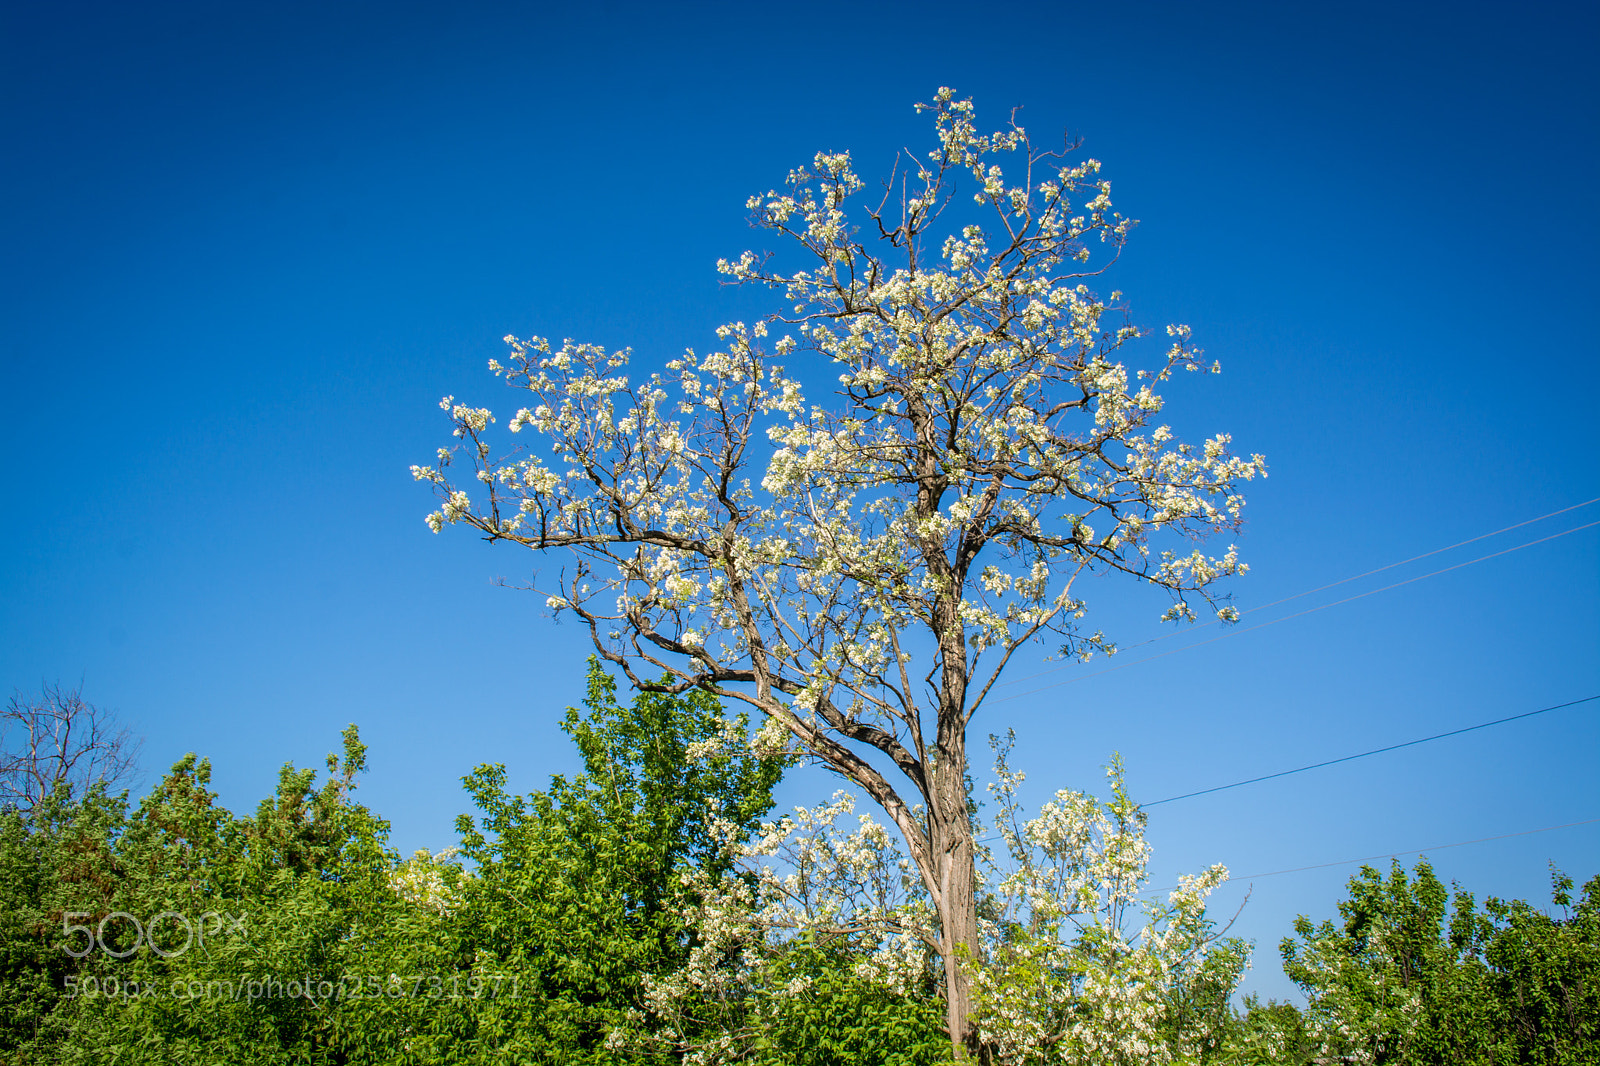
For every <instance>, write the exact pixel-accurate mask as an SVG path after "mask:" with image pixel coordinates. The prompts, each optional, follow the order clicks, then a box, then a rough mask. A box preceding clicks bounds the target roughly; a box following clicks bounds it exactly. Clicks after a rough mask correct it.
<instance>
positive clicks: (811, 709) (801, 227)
mask: <svg viewBox="0 0 1600 1066" xmlns="http://www.w3.org/2000/svg"><path fill="white" fill-rule="evenodd" d="M919 106H920V110H923V111H925V112H928V113H930V114H931V115H932V117H933V120H934V126H935V131H936V134H937V138H938V144H937V146H936V147H935V148H934V149H933V150H932V151H931V152H930V153H928V154H927V155H926V156H925V157H917V156H915V155H912V154H910V153H907V155H906V159H905V160H904V161H903V169H902V167H901V166H900V165H897V168H896V172H895V174H893V175H891V177H890V179H889V181H888V182H886V183H885V189H886V191H885V194H884V196H883V197H882V198H881V199H879V200H878V202H877V203H876V205H875V206H874V205H873V204H872V203H871V202H868V203H866V204H865V205H864V206H859V207H858V206H857V204H858V201H859V194H860V193H861V191H862V189H863V187H864V186H863V183H862V181H861V180H860V179H859V178H858V177H857V176H856V173H855V170H854V169H853V165H852V162H851V158H850V156H849V154H848V153H821V154H818V155H817V156H816V158H815V161H814V163H813V165H812V166H811V167H802V168H799V169H796V170H794V171H792V172H791V173H790V175H789V179H788V182H787V184H786V185H785V187H784V188H783V189H782V190H774V191H771V192H769V193H767V194H766V195H762V196H754V197H752V198H751V199H750V201H749V203H748V205H747V206H748V207H749V208H750V210H751V211H752V213H753V222H754V224H755V225H756V226H757V227H759V228H762V229H765V230H767V231H768V232H769V233H771V234H772V235H773V236H774V237H775V238H777V239H778V240H780V241H782V242H783V243H785V244H786V245H787V247H788V248H789V250H790V251H791V252H792V253H795V254H797V255H798V256H799V259H800V262H799V263H798V264H797V265H795V266H789V265H787V262H788V261H787V260H785V259H782V258H781V257H776V256H760V255H757V254H755V253H752V252H747V253H745V254H744V255H743V256H741V257H740V258H738V259H735V260H729V261H724V262H721V263H719V269H720V270H721V271H722V273H723V274H725V275H726V276H727V277H728V278H729V279H731V281H733V282H734V283H738V284H754V285H759V286H767V287H770V288H772V289H774V290H776V291H777V292H779V293H780V294H781V295H782V299H783V305H782V309H781V310H779V311H777V312H775V313H773V314H772V315H770V316H769V317H768V318H766V319H764V320H762V321H759V322H756V323H754V324H753V325H751V326H748V327H747V326H746V325H745V324H743V323H732V324H730V325H727V326H724V327H721V328H720V329H719V330H718V336H719V338H720V340H721V345H720V347H719V350H716V351H713V352H710V353H705V354H700V353H696V352H694V351H692V350H691V351H688V352H686V353H685V354H683V355H682V356H680V357H678V358H677V359H675V360H673V361H671V362H669V363H667V364H666V368H665V372H658V373H653V374H650V375H648V376H645V377H643V378H642V379H638V380H635V379H633V378H630V377H629V376H628V374H627V372H626V369H625V368H626V365H627V363H628V361H629V353H628V352H627V351H607V350H605V349H603V348H600V347H597V346H595V345H592V344H580V343H573V342H571V341H568V342H564V343H562V344H561V345H559V346H558V345H554V344H552V343H550V342H549V341H548V340H546V339H543V338H539V337H534V338H531V339H528V340H518V339H517V338H515V337H508V338H507V343H508V345H509V347H510V355H509V358H508V360H507V361H506V362H505V363H501V362H499V361H492V362H491V364H490V367H491V369H492V370H493V371H494V372H495V373H496V374H497V375H500V376H502V377H503V378H505V379H506V381H507V382H508V383H509V384H511V385H513V386H515V387H517V388H519V389H522V390H525V391H526V392H528V393H529V394H531V395H530V396H529V398H528V399H527V401H526V406H524V407H522V408H521V409H519V410H518V411H517V412H516V414H515V415H514V416H513V417H511V418H510V419H509V420H508V428H509V429H510V430H511V431H512V432H513V433H516V432H520V431H526V430H532V431H533V432H534V433H535V434H537V435H538V437H539V438H541V440H542V442H543V444H544V447H534V448H529V449H527V450H525V451H519V450H513V451H511V452H509V453H504V454H502V453H500V452H498V451H497V446H496V445H495V444H493V443H492V442H491V441H492V436H493V434H492V430H491V429H490V427H491V425H492V424H493V423H494V421H495V419H494V417H493V415H492V414H491V413H490V411H489V410H488V409H486V408H476V407H471V406H468V405H465V404H457V403H456V402H455V401H454V398H453V397H446V398H445V399H444V401H442V403H441V406H442V407H443V408H444V409H445V410H446V411H447V412H449V415H450V417H451V419H452V420H453V421H454V424H455V434H456V436H457V437H458V438H460V439H461V441H462V443H461V445H460V446H458V447H457V448H455V449H440V451H439V457H438V462H437V463H436V464H435V465H432V466H419V467H414V468H413V474H414V475H415V476H416V477H417V478H418V479H419V480H423V481H427V482H430V483H432V485H433V486H434V488H435V490H436V492H437V494H438V496H439V498H440V499H441V500H442V506H441V507H440V508H439V509H438V510H436V511H434V512H433V513H432V514H430V515H429V516H428V523H429V525H430V526H431V527H432V528H433V529H434V530H435V531H438V530H440V529H442V528H443V527H444V526H445V525H447V524H465V525H469V526H471V527H473V528H475V529H477V530H479V531H480V532H481V533H482V534H484V535H485V536H486V537H487V538H488V539H489V540H491V541H496V540H506V541H512V542H514V543H517V544H522V545H524V546H526V547H529V548H532V549H534V550H535V551H539V552H547V551H556V552H560V553H562V554H564V555H566V556H567V557H568V558H569V559H570V560H571V567H570V569H568V570H565V571H564V572H563V574H562V577H561V579H560V583H559V586H558V587H553V588H550V589H547V590H546V593H547V595H548V603H549V606H550V607H551V608H552V609H554V610H555V611H556V612H558V613H559V612H562V611H570V612H572V613H573V614H575V615H576V616H577V617H578V618H579V619H581V620H582V621H583V622H584V623H585V624H586V625H587V626H588V627H589V630H590V632H591V635H592V637H593V640H594V644H595V647H596V649H597V650H598V652H599V653H600V655H601V656H603V657H604V658H605V659H607V660H608V661H610V662H612V663H615V664H617V665H618V666H619V667H621V668H622V669H623V670H624V671H625V672H626V673H627V675H628V677H629V679H630V680H631V681H633V682H634V684H636V685H638V686H639V687H641V688H644V689H658V690H659V689H666V690H669V691H686V690H689V689H694V688H698V689H702V690H705V691H709V692H713V693H716V694H717V695H719V696H721V697H723V698H725V699H733V700H738V701H742V702H743V703H745V704H747V705H748V706H750V707H751V708H753V709H755V710H756V711H758V712H759V713H760V714H762V715H765V716H766V726H765V728H764V729H763V731H762V733H761V739H762V742H763V743H765V744H769V745H777V746H780V747H788V748H791V749H793V750H797V751H800V752H803V753H805V754H806V755H808V756H810V757H813V758H815V759H818V760H820V761H822V762H823V763H825V764H826V765H828V766H829V767H831V768H832V769H833V770H835V771H836V772H838V773H839V774H841V775H842V776H844V777H845V778H847V779H849V780H850V781H851V782H853V783H854V784H855V785H856V786H857V787H858V788H859V789H860V790H861V791H862V792H864V793H865V795H866V796H868V797H869V798H870V799H871V800H872V801H873V802H875V803H876V804H877V805H878V806H879V807H881V808H882V809H883V811H884V812H885V814H886V815H887V816H888V819H889V820H890V822H892V823H893V825H894V827H895V828H896V829H897V830H898V832H899V834H900V835H901V836H902V838H903V839H904V841H905V845H906V851H907V855H908V857H909V861H910V862H911V864H912V866H913V868H914V869H915V871H916V873H917V876H918V878H919V879H920V880H921V882H922V884H923V887H924V888H925V889H926V891H927V893H928V898H929V900H930V901H931V905H932V907H933V909H934V912H935V914H936V916H937V942H938V955H939V957H940V959H941V960H942V961H941V965H942V968H943V974H944V988H945V996H946V1004H947V1008H948V1016H949V1025H950V1030H951V1035H952V1039H953V1040H955V1041H956V1043H957V1045H958V1047H966V1048H971V1047H975V1046H976V1041H977V1040H978V1035H977V1029H976V1027H975V1024H974V1022H973V1021H972V1017H971V1015H972V987H971V982H970V980H969V978H968V976H967V975H966V973H965V971H963V969H962V967H961V965H960V961H959V960H960V958H961V957H962V954H963V952H967V953H971V952H973V951H974V950H977V946H978V943H979V937H978V917H977V910H976V905H977V897H976V894H975V887H976V876H977V875H976V866H975V853H974V843H973V828H972V823H971V820H970V817H969V812H968V796H967V783H966V780H967V766H968V758H967V732H968V727H969V724H970V723H971V722H972V719H973V716H974V715H975V714H977V713H978V711H979V710H980V709H981V707H982V705H983V703H984V701H985V699H986V698H987V697H988V696H989V695H990V693H991V692H992V691H993V686H994V684H995V682H996V681H997V680H998V678H999V677H1000V675H1001V672H1002V671H1003V670H1004V668H1005V666H1006V664H1007V663H1008V662H1009V661H1010V660H1011V658H1012V656H1013V654H1014V653H1015V652H1016V651H1017V650H1018V649H1019V648H1021V647H1023V646H1024V645H1025V644H1028V643H1029V642H1032V641H1036V640H1041V639H1045V638H1051V637H1053V638H1054V639H1056V640H1059V641H1060V642H1061V643H1062V644H1063V645H1064V646H1065V647H1066V648H1067V649H1068V650H1070V651H1071V652H1074V653H1077V654H1080V655H1084V656H1087V655H1088V654H1091V653H1092V652H1093V651H1094V650H1095V649H1097V648H1100V649H1105V650H1108V651H1109V650H1111V646H1110V644H1109V642H1108V641H1107V640H1106V639H1105V638H1104V637H1103V636H1102V634H1100V633H1099V632H1093V633H1090V632H1087V631H1086V630H1085V629H1084V628H1083V627H1082V620H1083V618H1084V613H1085V604H1084V602H1083V601H1082V599H1081V598H1080V597H1079V596H1078V595H1077V594H1076V593H1075V591H1074V586H1075V583H1076V581H1077V579H1078V578H1079V577H1081V576H1082V575H1084V574H1087V573H1092V572H1096V571H1102V572H1103V571H1113V572H1120V573H1122V574H1126V575H1128V576H1129V577H1130V578H1133V579H1136V580H1138V581H1143V582H1148V583H1150V584H1153V585H1156V586H1159V587H1160V588H1162V589H1165V590H1167V591H1168V592H1169V593H1171V595H1172V604H1171V607H1170V609H1168V610H1167V612H1166V615H1165V616H1164V617H1166V618H1168V619H1172V618H1193V617H1195V615H1196V610H1195V608H1196V605H1197V604H1199V605H1201V606H1205V607H1206V608H1207V609H1209V610H1215V611H1216V612H1217V613H1218V614H1219V615H1220V616H1221V617H1223V618H1224V619H1227V618H1231V617H1232V610H1231V608H1228V607H1221V608H1218V607H1217V605H1216V603H1215V601H1214V599H1213V598H1212V596H1211V595H1210V590H1211V586H1212V583H1213V582H1214V581H1216V580H1217V579H1218V578H1221V577H1224V576H1226V575H1230V574H1235V573H1239V572H1242V571H1243V570H1244V566H1243V564H1242V563H1241V562H1240V561H1239V559H1238V556H1237V554H1236V552H1235V551H1234V549H1233V548H1232V547H1230V548H1228V549H1227V550H1226V551H1225V552H1224V553H1223V554H1221V555H1220V556H1212V555H1209V554H1207V553H1206V552H1205V551H1203V550H1202V549H1201V548H1199V547H1197V546H1196V544H1195V542H1196V541H1198V540H1199V539H1201V538H1203V537H1205V536H1207V535H1209V534H1213V533H1217V532H1220V531H1224V530H1227V529H1230V528H1234V527H1236V526H1237V524H1238V522H1239V520H1240V509H1241V507H1242V505H1243V498H1242V496H1241V495H1240V485H1241V483H1242V482H1243V481H1245V480H1248V479H1250V478H1251V477H1253V476H1254V475H1255V474H1257V473H1262V474H1264V473H1265V465H1264V462H1263V460H1262V459H1261V457H1260V456H1253V457H1251V458H1248V459H1246V458H1242V457H1237V456H1234V455H1232V454H1231V453H1230V451H1229V443H1230V442H1229V438H1228V437H1227V436H1226V435H1218V436H1216V437H1213V438H1211V439H1209V440H1206V441H1204V442H1203V443H1201V444H1199V445H1192V444H1187V443H1181V442H1179V441H1178V440H1177V439H1176V437H1175V436H1174V434H1173V432H1172V431H1171V429H1170V428H1168V427H1167V426H1166V425H1163V424H1160V423H1159V421H1158V415H1159V413H1160V411H1161V409H1162V400H1161V397H1160V396H1159V395H1157V393H1156V392H1155V391H1154V386H1155V385H1156V384H1157V383H1158V382H1161V381H1164V380H1166V379H1167V378H1168V377H1169V376H1170V375H1171V374H1173V373H1174V372H1175V371H1177V370H1201V369H1207V368H1206V367H1205V366H1204V365H1203V364H1202V362H1201V358H1200V352H1199V351H1198V350H1197V349H1195V348H1193V347H1192V346H1191V345H1190V343H1189V330H1188V329H1187V327H1183V326H1172V327H1169V328H1168V331H1167V332H1168V334H1169V336H1170V337H1171V346H1170V348H1168V350H1167V351H1166V354H1165V356H1164V357H1161V358H1158V359H1156V360H1155V361H1154V362H1153V365H1152V366H1150V367H1148V368H1146V369H1143V370H1137V371H1130V370H1129V369H1128V367H1127V366H1126V365H1125V364H1124V363H1123V362H1122V361H1121V359H1122V354H1121V350H1122V349H1123V347H1124V346H1125V345H1127V344H1128V343H1129V342H1131V341H1133V340H1134V339H1135V338H1137V337H1138V336H1139V335H1140V331H1139V330H1138V329H1136V328H1135V327H1133V326H1131V325H1128V324H1126V322H1125V321H1124V322H1123V323H1122V324H1112V322H1111V320H1112V319H1113V318H1114V317H1120V315H1119V314H1118V313H1119V312H1120V311H1121V309H1122V308H1121V302H1120V301H1121V294H1120V293H1117V292H1112V293H1111V294H1110V295H1109V297H1107V298H1106V299H1102V298H1100V297H1099V296H1097V295H1096V294H1095V293H1094V292H1092V291H1091V290H1090V288H1089V287H1088V282H1089V280H1090V279H1092V278H1094V277H1096V276H1098V275H1099V274H1101V273H1102V272H1103V271H1104V270H1105V269H1106V268H1107V267H1108V266H1109V265H1110V264H1111V263H1112V262H1114V261H1115V259H1116V257H1117V255H1118V254H1119V253H1120V250H1121V248H1122V246H1123V244H1124V242H1125V241H1126V239H1127V236H1128V233H1129V230H1130V228H1131V227H1132V225H1133V223H1132V221H1131V220H1129V219H1125V218H1123V217H1122V216H1121V215H1119V214H1117V213H1115V212H1113V211H1112V207H1111V199H1110V183H1109V182H1107V181H1105V180H1103V179H1102V178H1101V177H1099V172H1100V164H1099V163H1098V162H1097V161H1095V160H1092V159H1084V160H1082V161H1079V162H1074V161H1073V157H1072V149H1073V148H1075V147H1076V146H1073V145H1067V146H1065V147H1063V148H1062V149H1060V150H1046V149H1044V148H1041V147H1036V146H1035V145H1034V143H1033V142H1032V141H1031V140H1030V139H1029V136H1028V134H1027V133H1026V131H1025V130H1024V129H1023V128H1022V127H1020V126H1018V125H1017V124H1016V123H1015V121H1013V122H1011V123H1010V124H1009V125H1008V126H1007V127H1006V128H1005V129H1003V130H1001V131H999V132H996V133H991V134H980V133H979V132H978V130H977V127H976V126H975V125H974V122H973V109H972V105H971V103H970V102H969V101H966V100H958V99H956V98H955V96H954V94H953V93H952V92H951V91H950V90H948V89H941V90H940V91H939V93H938V94H937V96H936V97H935V99H934V101H933V102H932V103H931V104H925V105H919ZM1002 160H1005V161H1007V166H1008V167H1010V176H1009V178H1008V177H1007V172H1006V171H1005V170H1003V169H1002V166H1001V161H1002ZM1013 160H1014V163H1013V162H1011V161H1013ZM963 190H964V191H963ZM795 360H798V361H799V363H800V367H801V369H800V370H799V371H797V372H796V373H795V374H791V373H790V372H789V371H787V370H786V369H785V365H784V364H785V362H786V361H795ZM822 368H831V371H832V372H833V373H835V374H837V378H838V387H837V390H836V391H835V393H834V395H833V400H832V402H831V403H828V404H816V405H812V404H808V403H807V401H806V399H805V397H804V394H803V391H802V380H801V378H802V377H805V378H807V379H812V378H815V377H816V376H817V374H818V373H820V371H821V370H822ZM1211 369H1214V366H1213V367H1211ZM797 375H798V376H797ZM463 459H464V460H465V462H466V463H467V464H470V466H471V467H472V470H473V474H474V475H475V476H473V477H470V478H467V479H458V478H457V477H456V476H455V474H454V469H453V468H454V466H455V464H457V463H460V462H461V461H462V460H463ZM663 673H665V674H666V675H667V676H668V677H669V680H668V681H666V682H662V681H660V680H659V679H660V678H661V677H662V676H663Z"/></svg>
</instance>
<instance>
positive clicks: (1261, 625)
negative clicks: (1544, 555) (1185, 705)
mask: <svg viewBox="0 0 1600 1066" xmlns="http://www.w3.org/2000/svg"><path fill="white" fill-rule="evenodd" d="M1595 526H1600V521H1596V522H1589V523H1588V524H1586V525H1581V526H1577V527H1575V528H1573V529H1568V530H1563V531H1562V532H1560V533H1552V534H1550V535H1549V536H1548V537H1540V538H1539V539H1538V540H1530V541H1528V542H1527V543H1526V544H1518V545H1517V546H1516V547H1513V548H1504V549H1502V550H1500V551H1497V552H1490V553H1489V554H1488V555H1480V556H1479V557H1478V558H1476V559H1468V560H1467V561H1466V562H1464V563H1456V564H1455V565H1453V566H1447V567H1444V568H1443V569H1442V570H1434V571H1432V572H1430V573H1426V574H1419V575H1417V576H1416V577H1408V578H1406V579H1405V580H1404V581H1396V582H1395V583H1394V584H1392V585H1384V586H1383V587H1382V588H1375V589H1369V590H1368V591H1366V592H1358V593H1356V594H1355V595H1354V596H1346V597H1345V598H1344V599H1342V600H1334V601H1333V602H1332V603H1324V604H1319V605H1318V606H1316V607H1308V608H1306V609H1305V610H1303V611H1296V612H1295V613H1294V614H1286V615H1284V616H1283V617H1282V618H1274V619H1272V620H1271V621H1269V622H1258V623H1257V624H1255V625H1253V626H1245V627H1244V628H1243V629H1231V630H1229V631H1228V632H1226V633H1224V634H1222V635H1221V636H1217V637H1212V638H1211V639H1210V640H1200V641H1196V642H1195V643H1193V644H1185V645H1184V646H1183V647H1181V648H1173V649H1172V650H1170V651H1163V652H1157V653H1156V654H1155V655H1149V656H1146V657H1145V658H1143V659H1135V660H1133V661H1132V662H1127V663H1118V664H1117V665H1116V666H1108V667H1106V668H1105V669H1104V670H1096V671H1095V672H1094V673H1092V674H1084V675H1083V676H1082V677H1071V678H1068V679H1067V680H1065V681H1056V682H1053V683H1051V684H1048V685H1040V686H1039V687H1038V688H1035V689H1029V690H1028V691H1027V692H1018V693H1016V694H1015V695H1011V696H1001V697H999V698H997V699H994V700H991V701H990V702H992V703H1006V702H1008V701H1010V700H1020V699H1022V698H1023V697H1024V696H1033V695H1036V694H1038V693H1040V692H1044V691H1047V690H1049V689H1052V688H1060V687H1061V686H1062V685H1071V684H1076V683H1077V682H1079V681H1087V680H1088V679H1089V678H1091V677H1099V676H1101V675H1102V674H1109V673H1111V672H1112V671H1114V670H1125V669H1127V668H1128V667H1130V666H1138V665H1139V664H1141V663H1148V662H1153V661H1154V660H1156V659H1164V658H1166V657H1167V656H1168V655H1176V654H1178V653H1179V652H1180V651H1189V650H1190V649H1191V648H1200V647H1204V646H1205V645H1207V644H1215V643H1216V642H1217V641H1219V640H1227V639H1228V638H1229V637H1237V636H1239V635H1240V634H1241V633H1252V632H1254V631H1255V630H1257V629H1265V628H1266V627H1267V626H1275V625H1277V624H1278V623H1279V622H1287V621H1290V620H1291V619H1294V618H1303V617H1304V616H1306V615H1308V614H1316V613H1317V612H1318V611H1326V610H1327V609H1328V608H1329V607H1338V606H1340V605H1342V604H1346V603H1353V602H1354V601H1356V600H1361V599H1366V598H1367V597H1368V596H1376V595H1377V594H1378V593H1380V592H1388V591H1389V590H1390V589H1397V588H1400V587H1401V586H1402V585H1410V584H1413V583H1415V582H1418V581H1423V580H1426V579H1427V578H1430V577H1438V576H1439V575H1440V574H1448V573H1449V572H1450V571H1452V570H1460V569H1461V568H1462V567H1464V566H1471V565H1473V564H1474V563H1481V562H1486V561H1488V560H1490V559H1497V558H1499V557H1500V556H1502V555H1510V554H1511V553H1512V552H1517V551H1521V550H1522V549H1524V548H1531V547H1533V546H1534V545H1536V544H1543V543H1544V542H1545V541H1550V540H1556V539H1557V538H1559V537H1565V536H1568V535H1570V534H1573V533H1581V532H1583V531H1584V530H1585V529H1592V528H1594V527H1595ZM1207 624H1210V623H1207ZM1147 643H1148V642H1147ZM1069 665H1070V664H1069ZM1058 669H1065V667H1058ZM1034 676H1038V675H1034Z"/></svg>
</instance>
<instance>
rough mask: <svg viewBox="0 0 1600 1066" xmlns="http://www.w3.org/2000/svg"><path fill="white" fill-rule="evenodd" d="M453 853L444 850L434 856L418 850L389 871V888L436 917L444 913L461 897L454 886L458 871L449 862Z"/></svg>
mask: <svg viewBox="0 0 1600 1066" xmlns="http://www.w3.org/2000/svg"><path fill="white" fill-rule="evenodd" d="M455 854H456V851H455V849H454V848H446V849H445V850H444V851H441V852H440V853H439V854H437V855H434V854H431V853H430V852H429V851H428V850H427V849H426V848H420V849H418V850H417V851H416V852H415V853H414V854H413V855H412V856H411V858H409V859H406V860H405V861H404V862H401V863H399V864H398V865H396V866H395V868H394V869H393V870H391V871H389V887H390V888H391V889H392V890H393V891H394V893H395V895H397V896H399V897H400V898H401V899H403V900H405V901H406V902H407V903H412V904H415V905H416V906H418V907H423V908H425V909H427V910H431V911H435V912H437V913H439V914H444V913H447V912H448V911H451V910H453V909H454V908H455V907H456V905H457V904H458V903H459V902H460V898H461V897H460V892H459V891H458V889H457V886H456V883H455V877H456V875H458V874H459V873H460V869H459V867H457V866H456V865H455V864H454V863H452V862H451V860H452V859H453V858H454V857H455Z"/></svg>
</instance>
